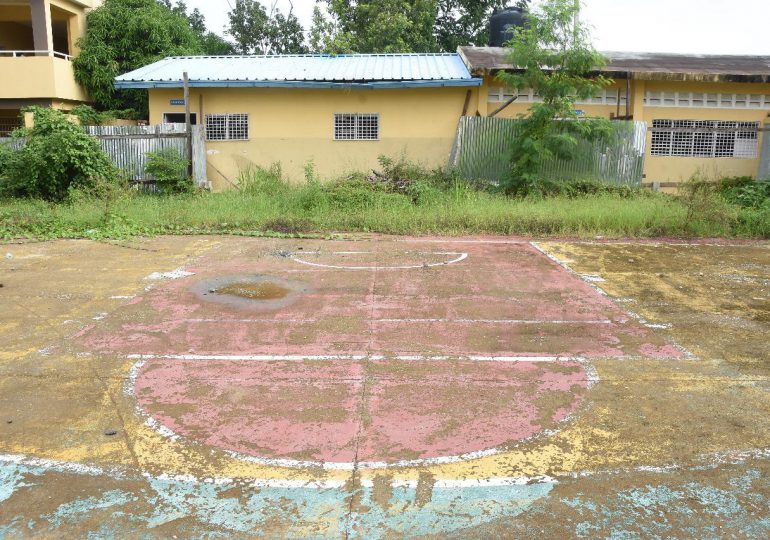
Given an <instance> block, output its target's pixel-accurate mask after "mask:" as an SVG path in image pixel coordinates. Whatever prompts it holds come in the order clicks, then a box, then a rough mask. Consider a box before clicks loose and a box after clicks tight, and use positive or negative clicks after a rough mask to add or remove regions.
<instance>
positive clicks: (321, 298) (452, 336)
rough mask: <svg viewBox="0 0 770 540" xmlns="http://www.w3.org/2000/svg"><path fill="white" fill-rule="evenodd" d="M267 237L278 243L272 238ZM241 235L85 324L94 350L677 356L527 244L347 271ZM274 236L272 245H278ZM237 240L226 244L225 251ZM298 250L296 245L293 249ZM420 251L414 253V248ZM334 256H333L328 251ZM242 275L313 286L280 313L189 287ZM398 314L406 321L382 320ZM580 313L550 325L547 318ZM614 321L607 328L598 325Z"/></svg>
mask: <svg viewBox="0 0 770 540" xmlns="http://www.w3.org/2000/svg"><path fill="white" fill-rule="evenodd" d="M269 242H271V243H269ZM268 243H269V245H271V246H274V247H273V248H272V249H274V248H275V247H279V246H278V245H277V244H275V242H274V241H266V240H240V241H239V243H238V244H237V245H234V244H233V245H229V244H228V245H226V246H223V247H222V248H221V249H220V250H218V251H217V252H216V255H208V256H204V257H202V258H201V260H200V261H199V262H198V264H197V265H196V267H195V268H193V269H190V270H192V271H194V272H195V273H196V275H195V276H192V277H189V278H185V279H179V280H176V281H173V282H166V283H162V284H158V285H157V286H156V288H155V289H153V290H151V291H149V292H148V293H147V295H146V296H145V297H144V299H143V301H142V302H141V303H139V304H137V305H133V306H124V307H122V308H120V309H119V310H118V311H117V312H116V313H115V314H114V315H118V316H117V317H115V316H113V315H111V316H110V318H109V319H108V320H105V321H102V322H101V323H100V324H99V325H98V326H97V328H96V329H95V330H93V331H91V332H89V333H88V334H87V335H86V336H85V337H84V338H83V340H82V341H83V343H84V345H85V348H86V350H88V351H96V352H99V351H101V352H112V353H116V352H117V353H125V354H139V353H141V354H179V353H188V352H194V353H197V354H211V355H221V354H225V355H226V354H249V355H251V354H274V355H284V354H300V355H301V354H307V355H317V354H379V353H382V352H393V353H396V354H409V353H415V352H416V353H429V354H453V355H462V354H490V355H505V356H508V355H511V356H513V355H521V356H538V355H567V356H578V355H581V356H586V357H589V358H601V357H618V356H649V357H655V358H658V357H668V356H673V357H678V356H681V353H680V352H679V351H677V350H676V349H675V348H673V347H671V346H670V345H668V344H667V343H666V341H665V339H663V337H662V336H660V335H659V334H657V333H655V332H654V331H652V330H650V329H648V328H645V327H644V326H642V325H641V324H639V323H638V322H637V321H635V320H633V319H631V318H630V317H629V316H628V314H627V313H625V312H624V311H623V310H622V309H621V308H620V307H618V306H617V305H616V304H615V303H613V302H612V301H611V300H610V299H608V298H606V297H603V296H601V295H600V294H598V293H597V292H596V290H594V289H593V288H592V287H591V286H590V285H588V284H586V283H584V282H583V281H581V280H580V279H578V278H577V277H575V276H574V275H572V274H570V273H569V272H567V271H566V270H564V269H563V268H561V267H560V266H558V265H557V264H555V263H553V262H552V261H550V260H549V259H548V258H547V257H545V256H544V255H542V254H541V253H540V252H538V251H537V250H535V249H534V248H533V247H532V246H530V245H528V244H500V245H497V244H495V245H480V244H470V245H462V247H461V249H462V251H467V252H468V253H469V258H468V259H467V260H465V261H463V262H461V263H459V264H456V265H449V266H441V267H435V268H429V269H417V270H399V271H387V270H385V271H376V272H375V271H344V270H334V269H323V268H314V267H308V266H303V265H301V264H299V263H297V262H295V261H292V260H289V259H286V258H281V257H275V256H269V255H268V253H269V250H268V249H267V248H265V247H264V246H265V244H268ZM274 244H275V245H274ZM305 246H306V249H305V251H313V250H316V249H321V250H323V251H327V252H329V251H358V250H367V249H371V250H375V249H376V250H377V251H378V252H379V253H378V257H377V260H378V262H379V263H381V264H387V263H394V264H395V263H398V262H399V256H400V253H401V252H403V251H404V250H405V249H407V250H411V251H420V250H422V251H447V252H448V251H452V252H456V251H458V249H460V248H458V246H457V245H452V244H448V245H441V244H424V245H420V244H419V241H416V240H415V241H412V242H411V243H409V244H407V243H405V242H377V243H376V244H374V245H369V244H367V245H365V246H363V247H362V245H361V244H360V243H350V242H328V243H317V242H306V243H305ZM228 248H229V251H226V250H227V249H228ZM292 249H296V247H293V248H292ZM411 256H412V257H413V255H411ZM327 258H328V257H327ZM235 274H262V275H273V276H276V277H279V278H284V279H290V280H297V281H301V282H304V283H307V284H308V286H309V287H310V288H312V290H313V291H314V292H313V293H311V294H307V295H305V296H303V297H301V298H300V299H298V301H297V302H296V303H294V304H292V305H291V306H288V307H286V308H283V309H281V310H278V311H275V312H269V313H265V312H260V311H249V310H243V309H241V310H238V309H233V308H231V307H227V306H222V305H217V304H211V303H207V302H201V301H200V300H199V299H198V298H197V297H196V296H195V295H194V294H193V293H192V292H191V291H190V287H191V285H192V284H194V283H197V282H198V281H200V280H205V279H208V278H212V277H218V276H225V275H235ZM383 319H386V320H388V319H400V320H402V322H392V321H384V320H383ZM415 319H447V320H449V321H458V320H477V319H486V320H508V319H515V320H531V321H543V322H542V323H541V324H538V325H512V324H473V323H468V322H417V321H415ZM565 320H566V321H573V323H572V324H568V325H564V324H561V325H559V324H549V323H548V321H565ZM600 320H608V321H611V324H606V325H597V324H590V322H591V321H600Z"/></svg>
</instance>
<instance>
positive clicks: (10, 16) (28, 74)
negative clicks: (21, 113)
mask: <svg viewBox="0 0 770 540" xmlns="http://www.w3.org/2000/svg"><path fill="white" fill-rule="evenodd" d="M101 3H102V0H50V6H51V18H52V20H53V21H54V22H56V23H61V22H64V23H66V25H67V43H66V45H67V49H68V52H69V53H70V54H72V55H75V54H77V52H78V50H77V48H76V47H75V42H76V41H77V40H78V39H80V37H82V35H83V34H84V32H85V29H86V16H87V13H88V11H89V10H90V9H92V8H93V7H97V6H99V5H100V4H101ZM30 21H31V11H30V7H29V2H21V3H20V2H10V1H6V0H0V48H1V49H5V50H32V49H33V48H34V42H33V34H32V28H31V27H30V26H29V25H30V24H31V22H30ZM55 41H57V40H56V39H55ZM61 41H62V40H61V39H59V40H58V41H57V43H58V42H61ZM59 48H61V46H60V47H59ZM59 48H57V51H58V52H62V51H60V50H58V49H59ZM0 73H2V74H4V75H5V76H4V77H3V79H2V80H3V82H2V84H0V99H10V100H14V101H19V100H25V99H29V100H33V99H52V100H54V106H57V105H58V106H61V107H64V108H71V106H72V105H73V104H76V103H80V102H86V101H88V96H87V94H86V93H85V91H84V90H83V89H82V88H81V87H80V86H78V85H77V83H75V76H74V71H73V69H72V63H71V62H70V61H69V60H65V59H63V58H49V57H42V56H41V57H24V58H21V57H20V58H11V57H4V56H0Z"/></svg>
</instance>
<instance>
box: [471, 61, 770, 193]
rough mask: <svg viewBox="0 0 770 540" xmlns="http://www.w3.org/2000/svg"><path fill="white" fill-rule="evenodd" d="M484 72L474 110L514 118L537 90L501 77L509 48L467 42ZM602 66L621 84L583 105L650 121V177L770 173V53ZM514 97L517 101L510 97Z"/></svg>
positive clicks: (667, 180) (597, 112)
mask: <svg viewBox="0 0 770 540" xmlns="http://www.w3.org/2000/svg"><path fill="white" fill-rule="evenodd" d="M458 52H459V54H460V55H461V56H462V58H463V61H464V62H465V63H466V65H467V66H468V68H469V69H470V71H471V73H472V74H473V75H474V76H476V77H479V78H481V79H483V81H484V82H483V84H482V86H480V87H479V88H478V89H477V90H474V93H473V98H472V99H473V106H472V111H471V112H470V114H479V115H481V116H489V115H492V114H494V113H496V112H497V111H498V109H500V108H501V107H503V106H504V105H506V104H508V105H507V106H506V107H505V108H504V109H502V110H500V111H499V112H497V114H496V115H497V116H500V117H511V118H515V117H516V116H518V115H520V114H523V113H525V112H526V111H527V110H528V109H529V107H530V106H531V104H532V103H533V102H536V101H537V100H538V96H536V95H534V93H533V92H531V91H528V90H524V91H521V92H519V93H516V94H514V93H513V92H512V91H511V90H508V89H506V88H504V87H503V85H502V84H500V82H499V81H498V80H497V78H496V77H497V74H498V73H499V72H501V71H510V70H513V66H512V65H511V63H510V61H509V60H508V58H507V55H506V51H505V49H502V48H499V47H461V48H460V49H459V51H458ZM607 56H608V58H609V59H610V62H609V64H608V66H607V67H606V68H605V69H604V70H603V71H604V72H605V74H606V75H607V76H609V77H611V78H612V79H613V80H614V81H615V83H614V84H613V85H612V86H610V87H609V88H607V89H606V90H604V91H603V92H601V93H600V94H599V95H597V96H595V97H594V98H593V99H591V100H589V101H588V102H581V103H578V104H577V106H578V108H579V110H580V111H582V112H583V113H584V114H585V115H586V116H600V117H605V118H620V119H633V120H637V121H643V122H646V123H647V125H648V127H649V131H648V136H647V157H646V160H645V183H647V184H657V185H660V186H661V187H674V186H676V185H677V184H678V183H680V182H682V181H685V180H687V179H688V178H690V177H691V176H693V175H694V174H697V173H701V174H702V175H704V176H705V177H706V178H713V179H716V178H720V177H723V176H753V177H761V178H770V132H768V130H769V129H770V57H756V56H703V55H674V54H636V53H607ZM513 98H515V100H514V101H513V102H512V103H511V100H512V99H513Z"/></svg>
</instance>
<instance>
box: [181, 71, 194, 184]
mask: <svg viewBox="0 0 770 540" xmlns="http://www.w3.org/2000/svg"><path fill="white" fill-rule="evenodd" d="M183 79H184V125H185V134H186V135H187V160H188V165H187V176H189V177H190V178H192V176H193V140H192V137H193V134H192V122H191V121H190V78H189V77H188V75H187V72H186V71H185V72H184V74H183Z"/></svg>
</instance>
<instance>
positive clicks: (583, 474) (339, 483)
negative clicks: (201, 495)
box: [0, 448, 770, 490]
mask: <svg viewBox="0 0 770 540" xmlns="http://www.w3.org/2000/svg"><path fill="white" fill-rule="evenodd" d="M696 459H697V460H698V461H700V462H702V463H703V464H701V465H697V466H696V468H695V470H702V467H703V466H704V465H705V466H709V467H718V466H720V465H724V464H731V465H740V464H744V463H747V462H749V461H752V460H758V459H763V460H764V459H770V448H753V449H747V450H733V451H723V452H717V453H714V454H701V455H699V456H697V458H696ZM0 464H6V465H23V466H26V467H30V468H38V469H41V470H43V471H52V472H59V473H69V474H80V475H87V476H92V477H98V476H109V477H111V478H115V479H117V480H142V479H157V480H161V481H169V482H180V483H189V484H209V485H218V486H228V485H239V486H253V487H256V488H274V489H314V490H329V489H344V488H345V486H346V485H347V481H344V480H307V481H305V480H289V479H280V478H225V477H201V476H195V475H191V474H190V475H188V474H176V475H175V474H161V475H152V474H150V473H147V472H142V473H140V472H136V471H133V470H131V469H129V468H128V467H125V466H122V465H115V466H109V467H101V466H97V465H89V464H85V463H73V462H67V461H59V460H53V459H44V458H36V457H32V456H27V455H21V454H0ZM681 470H693V468H688V467H684V466H682V465H677V464H666V465H660V466H653V465H638V466H633V467H619V468H617V469H599V470H595V471H576V472H561V473H555V474H554V476H547V475H543V476H519V477H490V478H480V479H437V480H436V481H435V483H434V484H433V487H434V488H436V489H465V488H476V487H504V486H523V485H529V484H544V483H554V484H556V483H559V482H560V481H564V480H565V479H580V478H589V477H594V476H601V475H620V474H634V473H651V474H668V473H671V472H675V471H681ZM390 485H391V487H393V488H409V489H414V488H415V487H417V486H418V485H419V481H418V480H415V479H407V480H394V481H392V482H391V484H390ZM361 486H362V487H366V488H371V487H373V486H374V482H373V481H372V480H371V479H369V478H365V479H362V480H361Z"/></svg>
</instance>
